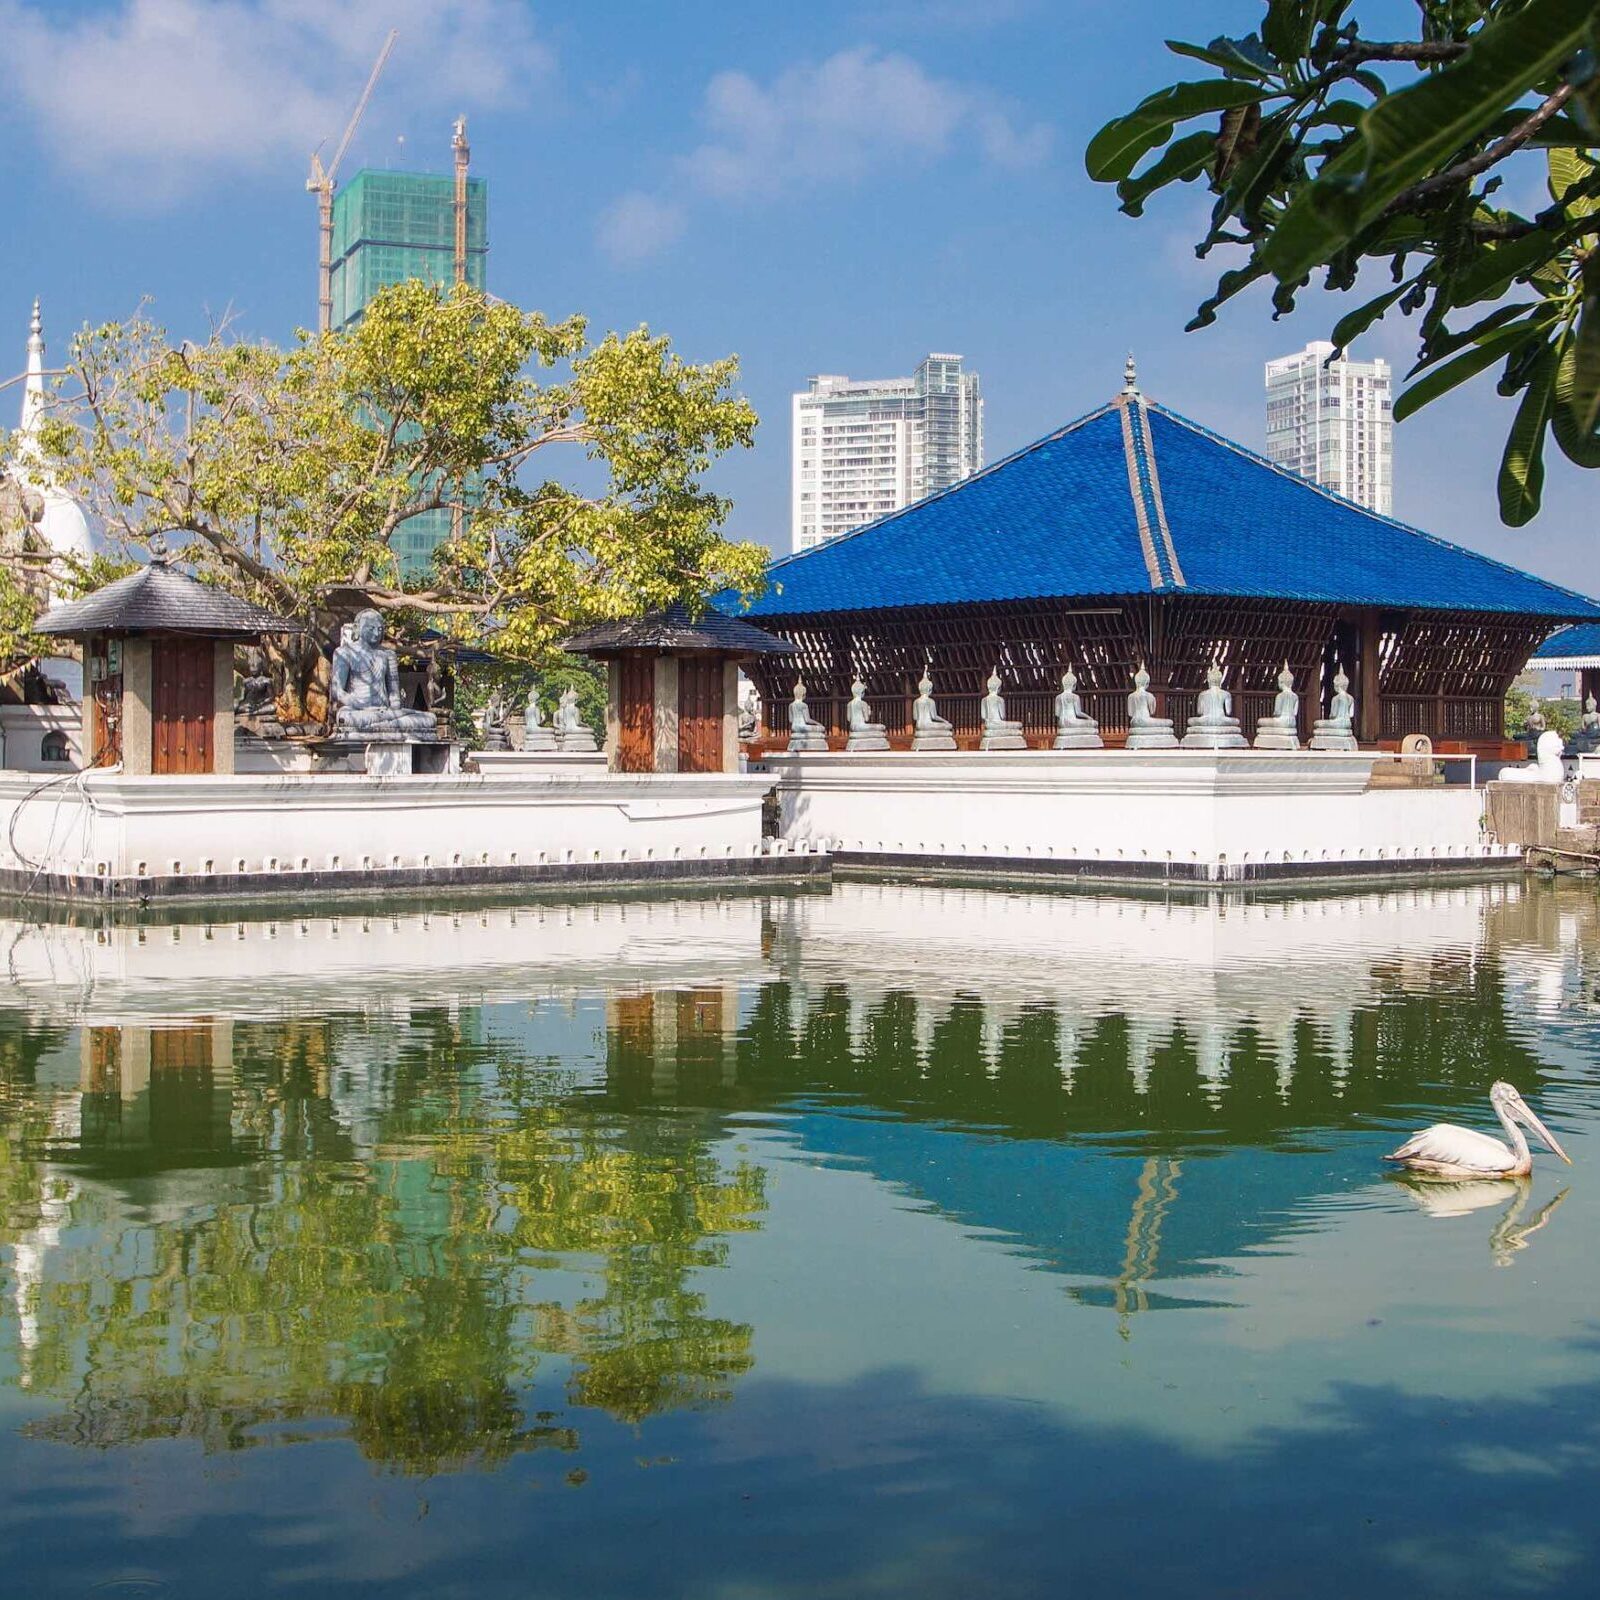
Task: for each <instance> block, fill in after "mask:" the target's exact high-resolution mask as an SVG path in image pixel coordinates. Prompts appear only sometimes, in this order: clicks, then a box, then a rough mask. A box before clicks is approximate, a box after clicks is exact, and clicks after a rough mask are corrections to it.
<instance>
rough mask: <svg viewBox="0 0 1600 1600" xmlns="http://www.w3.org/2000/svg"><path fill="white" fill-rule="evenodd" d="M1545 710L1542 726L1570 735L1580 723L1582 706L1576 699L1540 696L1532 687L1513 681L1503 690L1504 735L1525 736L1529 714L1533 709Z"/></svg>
mask: <svg viewBox="0 0 1600 1600" xmlns="http://www.w3.org/2000/svg"><path fill="white" fill-rule="evenodd" d="M1536 708H1537V709H1538V710H1539V711H1542V712H1543V713H1544V720H1545V726H1546V727H1548V728H1554V729H1555V731H1556V732H1557V733H1559V734H1560V735H1561V737H1562V738H1563V739H1570V738H1572V736H1573V735H1574V734H1575V733H1577V731H1578V730H1579V729H1580V728H1581V727H1582V726H1583V707H1582V706H1580V705H1579V704H1578V702H1577V701H1576V700H1541V699H1540V698H1539V697H1538V695H1536V694H1535V693H1534V692H1533V691H1532V690H1531V689H1526V688H1524V687H1523V686H1522V685H1521V684H1517V683H1514V684H1512V685H1511V688H1510V689H1509V690H1508V691H1507V693H1506V735H1507V737H1508V738H1512V739H1522V738H1525V737H1526V736H1527V732H1528V718H1529V717H1531V716H1532V715H1533V713H1534V710H1535V709H1536Z"/></svg>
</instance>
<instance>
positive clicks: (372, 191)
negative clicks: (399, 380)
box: [333, 168, 489, 575]
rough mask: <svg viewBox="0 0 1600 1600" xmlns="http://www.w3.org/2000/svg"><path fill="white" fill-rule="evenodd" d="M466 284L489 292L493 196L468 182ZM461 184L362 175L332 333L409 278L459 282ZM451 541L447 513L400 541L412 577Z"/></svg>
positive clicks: (344, 196) (341, 229) (351, 196)
mask: <svg viewBox="0 0 1600 1600" xmlns="http://www.w3.org/2000/svg"><path fill="white" fill-rule="evenodd" d="M466 187H467V218H466V221H467V239H466V281H467V282H468V283H470V284H471V285H472V286H473V287H474V288H477V289H481V288H483V287H484V268H485V265H486V263H487V260H488V255H489V228H488V211H489V188H488V185H487V184H486V183H485V182H484V181H483V179H481V178H472V179H469V180H468V181H467V186H466ZM455 246H456V222H455V179H454V178H451V177H446V176H443V175H441V174H439V173H432V172H378V171H374V170H373V169H371V168H363V170H362V171H360V172H358V173H357V174H356V175H355V176H354V177H353V178H352V179H351V180H350V181H349V183H347V184H345V185H344V187H343V188H341V189H340V190H339V191H338V193H337V194H336V195H335V196H334V199H333V326H334V327H335V328H336V329H337V328H348V327H349V326H350V325H351V324H352V323H353V322H356V321H358V320H359V319H360V317H361V313H362V312H363V311H365V310H366V308H367V305H368V303H369V302H370V301H371V300H372V297H373V296H374V295H375V294H377V292H378V290H380V289H382V288H385V287H387V286H388V285H389V284H392V283H403V282H405V281H406V280H407V279H409V278H420V279H422V280H423V282H424V283H437V284H449V283H453V282H454V281H455ZM449 534H450V513H449V512H448V511H443V510H441V511H425V512H423V513H421V515H419V516H415V517H412V518H410V519H409V520H408V521H407V522H406V523H405V524H404V525H403V526H402V527H401V528H400V530H399V532H398V533H396V535H395V550H396V553H397V554H398V555H399V557H400V560H401V564H402V566H404V568H405V569H406V571H407V573H408V574H411V575H415V574H418V573H420V572H422V571H424V570H425V569H426V568H427V565H428V561H429V559H430V557H431V556H432V554H433V552H434V550H435V549H436V548H437V547H438V546H439V545H440V544H441V543H442V542H443V541H444V540H445V539H446V538H448V537H449Z"/></svg>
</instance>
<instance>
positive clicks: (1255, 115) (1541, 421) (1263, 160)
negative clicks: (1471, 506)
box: [1086, 0, 1600, 526]
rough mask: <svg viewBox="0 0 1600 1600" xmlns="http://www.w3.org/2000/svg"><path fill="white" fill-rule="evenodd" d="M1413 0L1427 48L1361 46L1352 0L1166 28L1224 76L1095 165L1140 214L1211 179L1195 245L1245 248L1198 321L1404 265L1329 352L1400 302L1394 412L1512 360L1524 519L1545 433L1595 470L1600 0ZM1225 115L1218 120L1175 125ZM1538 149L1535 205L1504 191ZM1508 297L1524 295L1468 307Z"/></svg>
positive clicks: (1172, 44)
mask: <svg viewBox="0 0 1600 1600" xmlns="http://www.w3.org/2000/svg"><path fill="white" fill-rule="evenodd" d="M1414 3H1415V5H1416V9H1417V12H1418V27H1417V37H1415V38H1413V39H1398V40H1397V39H1392V38H1384V39H1369V38H1364V37H1363V36H1362V32H1361V25H1360V23H1359V21H1358V20H1357V19H1356V17H1355V16H1354V14H1353V13H1354V0H1270V3H1269V4H1268V6H1267V8H1266V11H1267V14H1266V17H1265V19H1264V21H1263V23H1262V26H1261V29H1260V32H1259V33H1252V34H1250V35H1248V36H1246V37H1245V38H1242V39H1231V38H1227V37H1222V38H1218V39H1213V40H1212V41H1211V42H1210V43H1209V44H1207V45H1196V44H1188V43H1183V42H1180V41H1175V40H1169V41H1168V48H1169V49H1170V50H1172V51H1173V52H1174V53H1175V54H1177V55H1180V56H1183V57H1186V58H1188V59H1191V60H1198V61H1201V62H1204V63H1205V64H1207V65H1208V66H1210V67H1212V68H1214V69H1215V70H1216V73H1217V74H1218V75H1217V76H1216V77H1213V78H1208V79H1200V80H1196V81H1189V82H1184V83H1180V84H1176V85H1173V86H1171V87H1169V88H1165V89H1160V90H1158V91H1156V92H1155V93H1154V94H1152V95H1150V96H1148V97H1147V98H1146V99H1145V100H1144V101H1142V102H1141V103H1140V104H1139V105H1138V106H1137V107H1135V108H1134V110H1133V111H1131V112H1129V113H1127V114H1126V115H1124V116H1121V117H1118V118H1116V119H1114V120H1113V121H1112V122H1111V123H1109V124H1107V126H1106V127H1105V128H1103V129H1101V131H1100V132H1099V133H1098V134H1096V135H1095V137H1094V139H1093V140H1091V141H1090V144H1089V147H1088V151H1087V154H1086V164H1087V167H1088V171H1089V175H1090V177H1092V178H1094V179H1097V180H1098V181H1100V182H1106V183H1115V184H1116V185H1117V192H1118V195H1119V196H1120V198H1121V201H1122V209H1123V210H1124V211H1126V212H1127V213H1128V214H1129V215H1131V216H1138V215H1140V214H1141V212H1142V211H1143V208H1144V205H1145V202H1146V201H1147V200H1148V198H1149V197H1150V195H1151V194H1153V193H1154V192H1155V191H1157V190H1158V189H1162V188H1165V187H1167V186H1169V185H1171V184H1174V183H1189V182H1193V181H1194V180H1195V179H1197V178H1201V177H1205V178H1206V179H1207V180H1208V182H1209V186H1210V188H1211V192H1212V193H1213V194H1214V195H1215V196H1216V200H1215V203H1214V205H1213V207H1212V212H1211V226H1210V228H1209V230H1208V231H1207V233H1206V235H1205V237H1204V238H1203V239H1202V240H1201V241H1200V244H1199V245H1198V247H1197V249H1198V253H1199V254H1200V255H1201V256H1206V255H1208V254H1209V253H1210V252H1211V251H1212V250H1214V249H1217V248H1219V247H1222V248H1226V249H1230V250H1236V251H1241V252H1243V255H1244V259H1243V261H1242V263H1241V264H1237V265H1234V266H1232V267H1230V268H1229V269H1228V270H1227V271H1225V272H1224V273H1223V274H1222V276H1221V279H1220V281H1219V283H1218V286H1217V290H1216V293H1215V294H1214V295H1213V296H1211V297H1210V298H1208V299H1207V300H1206V301H1205V302H1204V303H1203V304H1202V305H1201V307H1200V309H1199V311H1198V313H1197V315H1196V317H1195V319H1194V321H1193V322H1192V323H1191V324H1190V327H1191V328H1198V327H1204V326H1206V325H1207V324H1208V323H1210V322H1212V321H1214V320H1215V318H1216V313H1217V310H1218V308H1219V307H1220V306H1221V305H1222V304H1224V303H1225V302H1226V301H1227V300H1229V299H1231V298H1232V297H1233V296H1234V295H1236V294H1238V293H1239V292H1240V291H1242V290H1243V289H1245V288H1247V287H1248V286H1249V285H1250V284H1252V283H1256V282H1259V281H1261V280H1263V279H1267V278H1270V279H1273V280H1275V282H1276V288H1275V290H1274V293H1273V306H1274V310H1275V314H1277V315H1282V314H1283V313H1285V312H1287V311H1289V310H1291V309H1293V307H1294V304H1295V299H1296V296H1297V295H1298V294H1299V292H1300V290H1301V289H1303V288H1304V287H1305V286H1306V285H1307V284H1309V283H1310V282H1311V280H1312V275H1313V274H1314V273H1317V272H1321V273H1322V274H1323V282H1324V286H1325V287H1326V288H1328V289H1332V290H1337V291H1340V292H1349V291H1350V290H1352V289H1354V288H1355V287H1356V285H1357V284H1358V282H1363V281H1365V279H1366V274H1364V273H1363V271H1362V269H1363V267H1364V266H1365V267H1370V266H1372V265H1374V264H1376V263H1383V264H1384V265H1385V266H1387V268H1388V270H1389V274H1390V277H1391V282H1392V284H1393V287H1390V288H1387V289H1385V290H1384V291H1383V292H1382V293H1381V294H1379V295H1377V296H1376V297H1374V298H1371V299H1368V300H1366V301H1365V302H1364V303H1363V304H1362V305H1361V306H1360V307H1359V308H1357V309H1356V310H1354V311H1352V312H1350V313H1349V314H1347V315H1346V316H1344V317H1343V318H1342V319H1341V320H1340V321H1339V323H1338V325H1337V326H1336V328H1335V329H1334V333H1333V339H1334V343H1335V344H1337V345H1339V346H1340V347H1341V348H1342V347H1343V346H1345V345H1347V344H1348V343H1350V342H1351V341H1352V340H1353V339H1355V338H1356V337H1358V336H1359V335H1360V334H1362V333H1364V332H1365V331H1366V330H1367V329H1368V328H1370V327H1371V326H1372V325H1373V323H1375V322H1376V321H1377V320H1378V319H1379V318H1381V317H1382V316H1383V315H1385V314H1386V313H1387V312H1389V311H1391V310H1393V309H1396V308H1398V309H1399V311H1400V312H1401V313H1402V314H1403V315H1406V316H1412V315H1419V314H1420V320H1419V327H1418V333H1419V340H1420V343H1419V350H1418V358H1417V362H1416V365H1415V366H1414V367H1413V368H1412V370H1411V373H1410V376H1411V377H1412V378H1413V379H1415V380H1416V381H1415V382H1413V383H1412V385H1411V387H1410V388H1409V389H1407V390H1406V392H1405V393H1404V394H1403V395H1401V397H1400V399H1399V402H1398V404H1397V405H1396V407H1395V415H1396V417H1397V418H1404V417H1405V416H1409V415H1410V414H1411V413H1412V412H1414V411H1416V410H1418V409H1419V408H1420V407H1421V406H1423V405H1426V404H1427V403H1428V402H1429V401H1431V400H1434V399H1437V398H1438V397H1439V396H1440V395H1442V394H1445V393H1448V392H1449V390H1451V389H1452V388H1454V387H1455V386H1456V385H1457V384H1460V383H1462V382H1465V381H1466V380H1467V379H1469V378H1471V377H1474V376H1476V375H1477V374H1479V373H1481V372H1483V371H1484V370H1486V369H1487V368H1489V367H1491V366H1494V365H1496V364H1499V365H1500V367H1501V373H1500V378H1499V383H1498V387H1499V392H1500V393H1501V394H1503V395H1506V396H1508V397H1510V396H1518V395H1520V396H1521V399H1520V401H1519V404H1518V409H1517V414H1516V419H1515V421H1514V423H1513V425H1512V429H1511V433H1510V436H1509V438H1508V440H1507V444H1506V450H1505V457H1504V460H1503V462H1502V465H1501V472H1500V512H1501V516H1502V518H1503V519H1504V520H1505V521H1506V522H1507V523H1509V524H1511V525H1512V526H1520V525H1522V524H1523V523H1526V522H1527V521H1528V520H1529V519H1530V518H1532V517H1533V516H1534V515H1535V514H1536V513H1537V511H1538V509H1539V500H1540V494H1541V491H1542V487H1543V479H1544V448H1545V443H1546V440H1547V438H1548V437H1549V435H1551V434H1554V436H1555V440H1556V444H1557V446H1558V447H1559V448H1560V449H1561V451H1562V452H1563V453H1564V454H1565V455H1566V456H1567V457H1568V458H1569V459H1570V460H1572V461H1574V462H1576V463H1577V464H1578V465H1579V466H1586V467H1593V466H1600V66H1597V52H1600V8H1597V7H1596V6H1595V4H1594V0H1414ZM1219 112H1220V121H1219V122H1218V123H1217V125H1216V129H1215V131H1214V132H1213V131H1211V130H1210V129H1202V130H1200V131H1186V132H1183V133H1182V134H1181V136H1179V135H1180V130H1182V129H1184V128H1185V127H1186V125H1188V124H1192V123H1193V122H1195V121H1196V120H1197V119H1199V118H1205V117H1212V116H1216V114H1217V113H1219ZM1146 157H1149V158H1150V159H1149V160H1148V162H1147V164H1146V165H1145V166H1144V167H1142V168H1140V167H1139V162H1140V161H1141V160H1144V159H1145V158H1146ZM1534 161H1537V162H1539V163H1540V165H1541V168H1542V171H1541V176H1542V177H1543V178H1544V179H1545V180H1546V185H1547V188H1548V192H1549V196H1550V202H1551V203H1550V204H1549V205H1548V206H1543V207H1542V208H1540V209H1538V210H1537V211H1535V212H1534V213H1533V214H1532V215H1525V214H1523V213H1522V212H1519V211H1517V210H1515V209H1512V208H1508V207H1505V206H1502V205H1500V204H1497V201H1496V197H1497V196H1498V195H1499V192H1500V191H1501V189H1502V188H1503V187H1504V185H1505V183H1506V180H1507V178H1508V177H1512V176H1515V175H1516V174H1518V173H1519V172H1521V171H1522V170H1523V169H1525V168H1526V167H1527V166H1528V165H1529V163H1531V162H1534ZM1524 187H1526V186H1524ZM1369 286H1370V285H1369ZM1508 294H1515V295H1518V296H1519V297H1521V298H1519V300H1518V302H1517V303H1516V304H1515V305H1513V306H1504V305H1500V306H1496V307H1495V309H1493V310H1491V311H1490V312H1489V313H1488V315H1486V316H1485V315H1482V314H1481V313H1476V312H1475V313H1472V314H1471V315H1470V316H1469V315H1464V314H1465V313H1467V312H1468V310H1469V308H1471V307H1475V306H1482V305H1483V304H1484V303H1485V302H1495V301H1500V300H1503V299H1504V298H1505V296H1507V295H1508ZM1453 318H1454V319H1456V320H1455V321H1454V322H1453V321H1452V319H1453Z"/></svg>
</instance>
